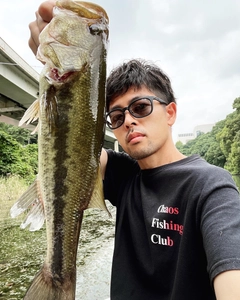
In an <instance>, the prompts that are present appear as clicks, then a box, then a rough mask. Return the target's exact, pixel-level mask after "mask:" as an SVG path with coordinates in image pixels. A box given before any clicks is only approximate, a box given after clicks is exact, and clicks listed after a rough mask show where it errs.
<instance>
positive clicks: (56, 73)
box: [48, 68, 75, 82]
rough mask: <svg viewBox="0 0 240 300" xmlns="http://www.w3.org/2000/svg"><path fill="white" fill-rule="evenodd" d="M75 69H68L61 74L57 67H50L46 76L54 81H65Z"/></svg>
mask: <svg viewBox="0 0 240 300" xmlns="http://www.w3.org/2000/svg"><path fill="white" fill-rule="evenodd" d="M73 73H75V71H68V72H65V73H63V74H59V71H58V69H56V68H52V69H51V70H50V72H49V74H48V77H49V78H51V79H52V80H54V81H56V82H64V81H66V80H67V79H68V78H69V77H70V76H71V75H72V74H73Z"/></svg>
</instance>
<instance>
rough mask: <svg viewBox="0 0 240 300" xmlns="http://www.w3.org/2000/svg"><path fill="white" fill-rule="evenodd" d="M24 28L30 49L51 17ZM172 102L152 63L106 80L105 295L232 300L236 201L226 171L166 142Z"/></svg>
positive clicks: (239, 289) (47, 8) (238, 228)
mask: <svg viewBox="0 0 240 300" xmlns="http://www.w3.org/2000/svg"><path fill="white" fill-rule="evenodd" d="M53 5H54V3H53V2H44V3H43V4H42V5H41V6H40V8H39V10H38V12H37V13H36V16H37V19H36V21H35V22H33V23H31V24H30V30H31V38H30V41H29V45H30V47H31V49H32V50H33V52H34V53H36V50H37V47H38V35H39V32H40V31H41V30H42V28H43V27H44V26H45V24H46V23H48V22H49V21H50V20H51V12H52V7H53ZM176 111H177V107H176V103H175V98H174V94H173V91H172V88H171V84H170V80H169V79H168V77H167V76H166V75H165V74H164V73H163V72H162V71H161V69H160V68H159V67H158V66H155V65H153V64H150V63H147V62H145V61H143V60H131V61H129V62H127V63H124V64H122V65H121V66H119V67H117V68H116V69H115V70H113V71H112V73H111V74H110V76H109V78H108V80H107V112H108V113H107V115H106V120H107V125H108V126H109V127H110V128H111V129H112V130H113V132H114V134H115V136H116V138H117V139H118V141H119V143H120V145H121V146H122V148H123V149H124V151H125V153H116V152H114V151H111V150H108V151H106V150H104V149H103V151H102V155H101V167H102V174H103V178H104V192H105V197H106V198H107V199H109V200H110V201H111V203H112V204H113V205H115V206H116V207H117V220H116V236H115V250H114V257H113V267H112V282H111V299H112V300H150V299H152V300H156V299H161V300H207V299H217V300H239V299H240V284H239V283H240V247H239V246H240V199H239V194H238V191H237V188H236V186H235V184H234V182H233V180H232V179H231V176H230V174H229V173H228V172H226V171H225V170H223V169H221V168H218V167H215V166H212V165H209V164H208V163H207V162H205V161H204V160H203V159H201V158H200V157H199V156H197V155H194V156H191V157H185V156H184V155H183V154H181V153H180V152H179V151H178V150H177V149H176V147H175V146H174V143H173V140H172V133H171V127H172V125H173V124H174V122H175V119H176Z"/></svg>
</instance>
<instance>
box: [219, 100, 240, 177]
mask: <svg viewBox="0 0 240 300" xmlns="http://www.w3.org/2000/svg"><path fill="white" fill-rule="evenodd" d="M233 109H235V111H234V112H233V113H231V114H229V115H227V117H226V119H225V122H224V127H223V128H222V130H221V131H220V132H219V133H218V134H217V140H218V141H219V144H220V148H221V150H222V152H223V153H224V155H225V157H226V163H225V165H224V167H225V168H226V169H227V170H229V171H230V172H231V173H236V174H239V173H240V162H239V160H240V149H239V147H240V97H238V98H236V99H235V100H234V102H233Z"/></svg>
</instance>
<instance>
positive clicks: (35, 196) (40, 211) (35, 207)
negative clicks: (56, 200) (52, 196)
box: [10, 179, 45, 231]
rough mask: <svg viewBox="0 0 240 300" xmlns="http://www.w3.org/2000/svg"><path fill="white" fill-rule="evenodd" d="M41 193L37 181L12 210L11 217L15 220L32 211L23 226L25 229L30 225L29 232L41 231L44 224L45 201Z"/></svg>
mask: <svg viewBox="0 0 240 300" xmlns="http://www.w3.org/2000/svg"><path fill="white" fill-rule="evenodd" d="M39 191H40V188H39V181H38V180H37V179H36V180H35V181H34V183H33V184H32V185H31V186H30V187H29V189H28V190H27V191H26V192H25V193H23V195H22V196H21V197H20V198H19V199H18V201H17V202H16V203H15V204H14V205H13V206H12V208H11V210H10V214H11V217H12V218H15V217H17V216H18V215H20V214H21V213H23V212H24V211H26V210H27V209H30V210H29V212H28V214H27V217H26V219H25V220H24V221H23V223H22V224H21V228H23V229H24V228H26V227H27V226H28V225H30V227H29V230H30V231H35V230H39V229H40V228H41V227H42V226H43V224H44V220H45V216H44V208H43V200H42V198H41V195H40V192H39Z"/></svg>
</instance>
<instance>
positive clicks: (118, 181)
mask: <svg viewBox="0 0 240 300" xmlns="http://www.w3.org/2000/svg"><path fill="white" fill-rule="evenodd" d="M104 192H105V198H106V199H108V200H109V201H110V202H111V203H112V204H113V205H115V206H116V207H117V220H116V235H115V250H114V255H113V265H112V280H111V300H157V299H158V300H159V299H160V300H198V299H199V300H208V299H209V300H210V299H216V298H215V296H214V290H213V286H212V280H213V279H214V277H215V276H216V275H217V274H219V273H221V272H223V271H225V270H231V269H240V199H239V194H238V191H237V188H236V186H235V184H234V182H233V180H232V178H231V176H230V174H229V173H228V172H227V171H225V170H224V169H222V168H218V167H216V166H212V165H210V164H208V163H207V162H206V161H205V160H203V159H201V158H200V157H199V156H197V155H194V156H191V157H188V158H185V159H183V160H180V161H177V162H174V163H171V164H167V165H164V166H161V167H157V168H154V169H149V170H140V168H139V166H138V164H137V162H135V161H134V160H132V159H131V158H130V157H129V156H128V155H126V154H124V153H116V152H113V151H111V150H108V164H107V169H106V174H105V180H104Z"/></svg>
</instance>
